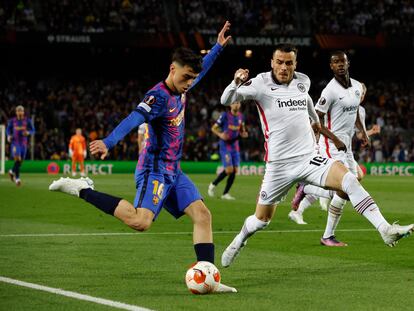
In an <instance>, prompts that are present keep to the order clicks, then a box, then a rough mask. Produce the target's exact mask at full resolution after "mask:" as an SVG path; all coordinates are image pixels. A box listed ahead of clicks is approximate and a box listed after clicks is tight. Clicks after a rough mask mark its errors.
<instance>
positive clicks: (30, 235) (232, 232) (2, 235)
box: [0, 229, 376, 238]
mask: <svg viewBox="0 0 414 311" xmlns="http://www.w3.org/2000/svg"><path fill="white" fill-rule="evenodd" d="M323 231H324V230H322V229H310V230H265V231H258V232H256V234H257V233H259V234H262V233H307V232H323ZM335 231H337V232H369V231H376V230H375V229H339V230H335ZM236 233H239V231H215V232H213V234H236ZM188 234H193V232H147V233H137V232H91V233H22V234H0V237H1V238H13V237H16V238H19V237H59V236H63V237H65V236H118V235H119V236H122V235H141V236H142V235H188Z"/></svg>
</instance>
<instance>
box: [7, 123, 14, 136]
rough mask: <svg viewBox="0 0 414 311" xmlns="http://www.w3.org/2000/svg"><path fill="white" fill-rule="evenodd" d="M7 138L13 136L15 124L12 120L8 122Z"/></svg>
mask: <svg viewBox="0 0 414 311" xmlns="http://www.w3.org/2000/svg"><path fill="white" fill-rule="evenodd" d="M6 132H7V136H11V135H13V122H12V121H11V120H9V122H7V131H6Z"/></svg>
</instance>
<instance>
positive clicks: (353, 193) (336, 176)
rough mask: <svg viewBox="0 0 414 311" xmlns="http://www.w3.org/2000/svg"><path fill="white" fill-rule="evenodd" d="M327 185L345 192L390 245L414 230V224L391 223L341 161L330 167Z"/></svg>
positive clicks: (356, 208) (359, 211)
mask: <svg viewBox="0 0 414 311" xmlns="http://www.w3.org/2000/svg"><path fill="white" fill-rule="evenodd" d="M326 186H327V187H330V188H333V189H336V190H342V191H343V192H345V193H346V194H347V195H348V197H349V199H350V201H351V203H352V205H353V207H354V209H355V210H356V211H357V212H358V213H359V214H361V215H363V216H364V217H365V218H367V219H368V221H369V222H371V224H372V225H373V226H374V227H375V228H376V229H377V230H378V231H379V233H380V234H381V237H382V239H383V240H384V242H385V244H387V245H388V246H391V247H392V246H395V244H396V243H397V241H398V240H399V239H401V238H403V237H406V236H408V235H410V234H411V233H412V232H413V231H414V224H411V225H408V226H400V225H398V224H393V225H390V224H389V223H388V222H387V221H386V220H385V218H384V217H383V215H382V214H381V212H380V210H379V207H378V206H377V204H376V203H375V202H374V200H373V199H372V198H371V196H370V195H369V193H368V192H367V191H366V190H365V189H364V188H363V187H362V186H361V184H360V183H359V181H358V179H357V177H356V176H355V175H354V174H352V173H350V172H348V171H347V169H346V168H345V166H343V165H342V164H341V163H339V162H336V163H334V164H333V165H332V167H331V168H330V170H329V172H328V176H327V178H326Z"/></svg>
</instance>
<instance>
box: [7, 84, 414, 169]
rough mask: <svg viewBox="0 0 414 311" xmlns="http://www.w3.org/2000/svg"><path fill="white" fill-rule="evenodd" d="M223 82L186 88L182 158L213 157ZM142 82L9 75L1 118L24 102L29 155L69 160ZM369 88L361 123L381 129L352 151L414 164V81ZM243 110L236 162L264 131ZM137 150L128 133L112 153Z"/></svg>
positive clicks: (125, 108)
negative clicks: (30, 129)
mask: <svg viewBox="0 0 414 311" xmlns="http://www.w3.org/2000/svg"><path fill="white" fill-rule="evenodd" d="M226 83H227V80H225V81H220V80H214V79H213V80H210V81H206V82H205V83H203V87H202V88H199V89H197V90H194V91H192V92H191V93H190V94H189V96H188V106H187V111H186V131H187V133H186V143H185V146H184V152H183V157H184V158H183V159H184V160H193V161H202V160H210V159H214V158H215V156H216V155H217V150H218V139H217V137H215V136H214V135H213V134H212V133H211V131H210V128H211V126H212V124H213V123H214V122H215V120H216V119H217V118H218V116H219V114H220V112H221V111H223V110H224V109H225V108H224V107H223V106H221V105H220V104H219V98H220V95H221V92H222V90H223V89H224V88H225V85H226ZM324 83H325V82H323V81H321V83H319V84H318V83H315V84H314V85H315V91H314V92H313V98H314V100H315V101H316V100H317V96H318V92H319V90H318V85H319V88H321V87H322V85H323V84H324ZM143 85H145V81H138V80H127V81H121V80H108V79H85V80H79V81H75V82H74V81H72V80H70V81H69V80H56V79H53V80H52V79H51V80H40V81H36V82H28V81H23V80H20V81H9V83H8V85H7V86H6V87H5V88H3V89H1V90H0V92H1V93H0V123H2V124H4V123H5V122H6V121H7V119H8V118H9V117H11V116H13V114H14V111H13V109H14V108H15V107H16V106H17V105H20V104H21V105H24V106H25V107H26V113H27V114H28V115H30V116H32V115H33V116H34V118H35V126H36V135H35V139H34V158H35V159H55V160H56V159H67V158H68V143H69V139H70V137H71V135H72V134H73V133H74V131H75V129H76V128H77V127H81V128H82V129H83V131H84V133H85V136H86V137H87V140H88V141H92V140H94V139H97V138H102V137H105V136H106V135H107V134H108V133H109V132H110V131H111V130H112V129H113V128H114V127H115V126H116V125H117V124H118V123H119V122H120V121H121V120H122V119H123V118H124V117H125V116H127V115H128V114H129V112H130V111H131V110H132V109H133V108H134V107H135V106H136V104H137V100H139V99H141V98H142V97H143V95H144V93H143V92H145V90H146V89H144V88H143ZM367 87H368V94H367V97H366V100H365V102H364V104H363V105H364V107H365V108H366V111H367V118H366V123H367V127H368V128H370V127H371V126H372V125H373V124H378V125H380V126H381V134H380V135H376V136H374V137H372V146H371V147H370V148H369V149H364V148H360V146H359V144H358V143H357V142H356V143H355V148H356V150H357V152H355V154H356V156H357V157H358V158H359V160H361V161H364V162H372V161H376V162H388V161H390V162H405V161H411V162H414V138H413V135H412V133H413V130H414V100H413V99H414V87H413V85H412V84H410V83H396V82H389V81H382V80H380V81H375V82H368V83H367ZM319 94H320V93H319ZM242 111H243V113H244V115H245V118H246V124H247V128H248V131H249V138H247V139H242V140H241V155H242V160H243V161H261V160H262V159H263V152H264V150H263V138H262V136H263V135H262V134H261V128H260V121H259V118H258V114H257V111H256V107H255V105H254V104H253V103H244V104H243V105H242ZM7 150H8V149H7ZM137 154H138V148H137V133H136V132H132V133H131V134H130V135H129V136H127V137H126V138H125V139H124V140H123V141H122V142H121V143H120V144H118V145H117V147H116V148H115V149H114V150H113V151H112V152H111V158H112V159H117V160H126V159H130V160H135V159H136V158H137ZM28 158H30V156H29V157H28Z"/></svg>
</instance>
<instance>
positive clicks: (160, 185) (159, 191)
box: [152, 180, 164, 198]
mask: <svg viewBox="0 0 414 311" xmlns="http://www.w3.org/2000/svg"><path fill="white" fill-rule="evenodd" d="M152 184H153V185H154V189H153V190H152V194H153V195H158V197H160V198H161V197H162V192H163V190H164V184H163V183H160V182H159V181H158V180H153V181H152Z"/></svg>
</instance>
